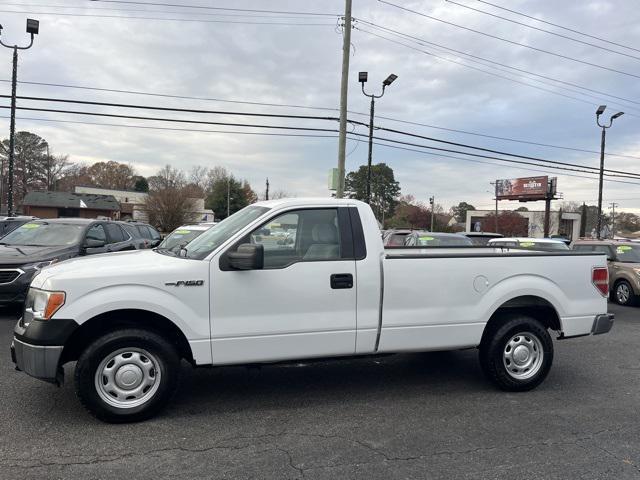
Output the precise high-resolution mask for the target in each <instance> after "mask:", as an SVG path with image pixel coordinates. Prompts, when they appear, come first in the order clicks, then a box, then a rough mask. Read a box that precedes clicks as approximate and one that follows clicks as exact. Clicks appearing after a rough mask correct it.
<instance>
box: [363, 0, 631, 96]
mask: <svg viewBox="0 0 640 480" xmlns="http://www.w3.org/2000/svg"><path fill="white" fill-rule="evenodd" d="M447 1H448V0H447ZM358 21H359V22H362V23H364V24H366V25H369V26H370V27H374V28H376V29H379V30H382V31H384V32H387V33H390V34H393V35H397V36H399V37H403V38H407V39H410V40H414V41H415V43H417V44H419V45H423V44H427V45H431V46H434V47H438V48H441V49H444V50H447V51H450V52H453V53H457V54H459V55H464V56H466V57H470V58H473V59H476V60H481V62H474V63H479V64H480V65H484V66H487V67H488V66H489V65H485V64H484V63H482V62H487V63H491V64H493V65H499V66H501V67H504V68H508V69H509V70H514V71H517V72H520V73H525V74H527V75H532V76H535V77H539V78H543V79H546V80H550V81H552V82H557V83H560V84H562V85H568V86H571V87H576V88H579V89H581V90H585V91H588V92H591V93H597V94H599V95H604V96H607V97H611V98H615V99H618V100H623V101H625V102H630V103H634V104H637V105H640V102H639V101H637V100H633V99H630V98H625V97H620V96H617V95H614V94H612V93H608V92H603V91H601V90H594V89H592V88H588V87H585V86H583V85H579V84H576V83H572V82H567V81H564V80H560V79H558V78H555V77H550V76H547V75H542V74H540V73H535V72H532V71H529V70H525V69H523V68H518V67H514V66H512V65H507V64H505V63H501V62H497V61H495V60H490V59H488V58H484V57H480V56H478V55H473V54H471V53H467V52H463V51H460V50H456V49H454V48H450V47H447V46H445V45H442V44H438V43H434V42H430V41H428V40H425V39H424V38H420V37H416V36H414V35H409V34H408V33H404V32H400V31H398V30H394V29H392V28H388V27H385V26H382V25H379V24H376V23H373V22H369V21H367V20H362V19H358ZM465 60H468V61H472V60H470V59H465ZM497 70H498V71H504V70H501V69H497ZM505 73H507V72H505ZM522 78H527V77H522ZM531 80H533V79H531ZM542 83H543V84H545V85H549V84H547V83H544V82H542ZM553 86H554V87H556V88H559V87H557V86H556V85H553ZM568 90H569V91H571V92H574V90H570V89H568Z"/></svg>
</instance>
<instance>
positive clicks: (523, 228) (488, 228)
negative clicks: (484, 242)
mask: <svg viewBox="0 0 640 480" xmlns="http://www.w3.org/2000/svg"><path fill="white" fill-rule="evenodd" d="M480 225H481V228H482V231H483V232H495V233H500V234H502V235H504V236H506V237H528V236H529V221H528V220H527V219H526V218H525V217H523V216H522V215H520V214H518V213H516V212H500V214H499V215H498V224H497V229H496V215H495V213H492V214H490V215H487V216H486V217H484V218H483V219H482V220H481V222H480Z"/></svg>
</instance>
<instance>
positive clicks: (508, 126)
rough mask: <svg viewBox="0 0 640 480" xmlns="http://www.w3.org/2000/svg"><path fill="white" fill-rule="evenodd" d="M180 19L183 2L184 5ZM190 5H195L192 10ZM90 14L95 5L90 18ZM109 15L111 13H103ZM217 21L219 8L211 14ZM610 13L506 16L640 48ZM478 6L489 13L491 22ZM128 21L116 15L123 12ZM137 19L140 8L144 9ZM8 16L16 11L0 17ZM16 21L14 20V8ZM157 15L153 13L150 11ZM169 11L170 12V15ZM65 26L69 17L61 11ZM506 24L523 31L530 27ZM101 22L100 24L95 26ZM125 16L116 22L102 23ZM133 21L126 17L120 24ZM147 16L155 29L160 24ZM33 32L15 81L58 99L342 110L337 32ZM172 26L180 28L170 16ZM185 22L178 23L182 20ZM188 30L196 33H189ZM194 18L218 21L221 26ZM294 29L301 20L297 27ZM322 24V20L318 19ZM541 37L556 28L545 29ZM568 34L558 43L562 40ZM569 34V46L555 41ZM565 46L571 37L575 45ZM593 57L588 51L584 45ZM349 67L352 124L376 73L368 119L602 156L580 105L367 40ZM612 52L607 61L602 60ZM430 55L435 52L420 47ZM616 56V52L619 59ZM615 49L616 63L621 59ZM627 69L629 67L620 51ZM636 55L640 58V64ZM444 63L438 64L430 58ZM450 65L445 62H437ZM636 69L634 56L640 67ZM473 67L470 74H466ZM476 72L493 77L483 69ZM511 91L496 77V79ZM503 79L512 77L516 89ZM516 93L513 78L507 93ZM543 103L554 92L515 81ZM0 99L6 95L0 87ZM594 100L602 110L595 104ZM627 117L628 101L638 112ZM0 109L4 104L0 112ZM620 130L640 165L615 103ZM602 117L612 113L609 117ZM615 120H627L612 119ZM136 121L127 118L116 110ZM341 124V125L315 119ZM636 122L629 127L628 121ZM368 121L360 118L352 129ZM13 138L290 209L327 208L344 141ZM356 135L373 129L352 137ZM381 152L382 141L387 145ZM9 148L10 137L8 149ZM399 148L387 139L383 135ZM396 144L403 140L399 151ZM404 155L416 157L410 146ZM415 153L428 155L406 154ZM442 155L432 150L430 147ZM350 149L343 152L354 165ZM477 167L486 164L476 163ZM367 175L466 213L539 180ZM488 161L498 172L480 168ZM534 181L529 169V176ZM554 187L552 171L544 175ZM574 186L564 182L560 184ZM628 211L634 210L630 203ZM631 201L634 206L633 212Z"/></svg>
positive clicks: (487, 50) (397, 164) (455, 164)
mask: <svg viewBox="0 0 640 480" xmlns="http://www.w3.org/2000/svg"><path fill="white" fill-rule="evenodd" d="M185 3H187V2H185ZM188 3H197V1H195V0H188ZM397 3H402V4H403V5H407V6H408V7H410V8H414V9H416V10H420V11H424V12H431V13H432V14H433V15H435V16H437V17H440V18H443V19H446V20H448V21H452V22H456V23H460V24H462V25H467V26H469V27H470V28H474V29H478V30H482V31H486V32H490V33H491V34H494V35H499V36H503V37H506V38H511V39H513V40H515V41H518V42H523V43H526V44H529V45H533V46H536V47H539V48H543V49H547V50H552V51H556V52H559V53H562V54H565V55H570V56H573V57H576V58H580V59H583V60H585V61H589V62H592V63H597V64H601V65H606V66H609V67H611V68H616V69H620V70H624V71H629V72H632V73H633V72H638V71H640V69H638V68H637V63H636V62H637V60H634V59H631V58H626V57H623V56H619V55H615V54H612V53H608V52H605V51H602V50H597V49H594V48H592V47H588V46H585V45H580V44H576V43H572V42H569V41H566V40H562V39H560V38H557V37H553V36H550V35H547V34H544V33H541V32H536V31H534V30H530V29H526V28H524V27H520V26H518V25H514V24H511V23H508V22H503V21H500V20H497V19H495V18H491V17H488V16H484V15H481V14H478V13H474V12H471V11H469V10H467V9H463V8H461V7H458V6H455V5H452V4H449V3H445V2H444V1H439V0H437V1H429V2H427V1H414V2H401V0H397ZM87 4H88V2H85V1H81V0H69V1H68V2H65V5H69V6H86V5H87ZM98 5H99V4H98V3H97V2H96V3H91V4H90V6H91V7H97V6H98ZM109 5H111V7H113V4H109ZM216 5H218V4H216ZM226 5H228V6H232V7H238V8H265V6H264V5H265V4H264V2H259V1H257V0H243V1H241V2H227V4H226ZM612 5H613V4H612V3H611V2H609V1H604V0H602V1H597V2H596V1H592V2H587V3H585V2H582V1H580V0H571V1H566V2H560V3H559V2H552V1H550V0H548V1H546V2H534V1H533V0H521V1H518V2H514V3H513V4H509V7H510V8H514V9H516V10H521V11H524V12H528V13H531V14H532V15H536V16H539V17H540V18H544V19H546V20H550V21H554V22H556V23H559V24H564V25H568V26H575V27H576V28H578V29H581V30H584V31H586V32H590V33H594V34H597V35H601V36H603V37H606V38H611V39H612V40H615V41H617V42H621V43H624V44H628V45H637V44H640V42H639V41H638V40H640V31H639V30H638V29H639V28H640V27H638V25H640V22H638V16H640V11H638V9H636V8H635V7H634V5H632V4H624V3H617V4H616V5H615V8H613V7H612ZM474 6H476V7H478V8H482V9H486V10H490V9H491V7H488V6H486V5H482V4H478V5H475V4H474ZM343 7H344V6H343V3H342V2H341V1H339V0H329V1H324V2H307V3H305V4H304V6H302V5H301V4H300V2H294V1H285V0H279V1H277V2H275V1H274V2H270V3H269V8H273V9H278V10H287V9H291V10H307V9H308V10H312V11H323V12H336V13H340V12H341V10H342V9H343ZM123 8H124V7H123ZM138 8H139V7H138ZM3 9H7V10H8V9H11V8H8V7H7V8H3ZM12 9H14V10H23V9H22V8H18V7H12ZM29 10H30V11H33V12H46V11H53V9H52V8H36V7H30V8H29ZM149 10H150V11H152V10H153V9H151V8H150V9H149ZM173 10H176V8H174V9H173ZM55 11H58V12H62V11H70V10H55ZM492 11H494V12H495V13H498V14H500V15H505V16H510V17H511V18H514V19H516V20H518V21H524V22H526V23H531V24H532V25H537V26H543V25H542V24H535V23H532V22H531V21H529V20H527V19H524V18H521V17H514V16H513V15H509V14H508V13H506V12H501V11H498V10H492ZM76 12H78V13H97V11H96V10H92V9H88V8H87V9H83V10H76ZM103 13H104V12H103ZM109 14H114V15H125V13H122V12H110V13H109ZM0 15H1V23H2V24H3V26H4V27H5V28H4V30H3V38H4V39H5V40H6V41H12V40H15V39H17V40H20V41H22V40H25V39H26V34H24V33H23V32H24V18H25V16H26V15H24V14H8V13H0ZM129 15H133V14H132V13H129ZM158 15H159V14H158V13H153V14H151V13H149V15H148V16H158ZM30 16H32V17H36V18H39V19H40V21H41V34H40V35H39V36H38V37H37V38H36V43H35V46H34V47H33V49H31V50H29V51H27V52H22V53H21V56H20V79H22V80H30V81H40V82H51V83H69V84H77V85H87V86H95V87H102V88H116V89H125V90H148V91H152V92H159V93H168V94H175V95H187V96H203V97H215V98H221V99H228V100H248V101H256V102H274V103H290V104H307V105H318V106H327V107H329V108H336V107H337V106H338V99H339V84H340V65H341V58H340V55H341V47H342V45H341V44H342V38H341V36H340V35H338V34H336V32H335V29H334V26H333V25H328V26H323V27H318V26H313V27H301V26H273V25H270V26H265V25H242V24H224V23H196V22H168V21H153V20H146V21H145V20H128V19H107V18H88V17H59V16H51V15H45V14H42V13H41V14H36V13H34V14H31V15H30ZM170 16H173V17H179V15H177V14H173V15H170ZM354 16H355V17H357V18H361V19H365V20H369V21H372V22H375V23H378V24H381V25H384V26H387V27H388V28H393V29H397V30H400V31H403V32H407V33H409V34H411V35H415V36H417V37H420V38H424V39H426V40H429V41H432V42H436V43H439V44H442V45H445V46H449V47H451V48H455V49H458V50H462V51H465V52H469V53H472V54H474V55H478V56H482V57H486V58H490V59H494V60H496V61H500V62H502V63H504V64H507V65H512V66H516V67H518V68H522V69H526V70H530V71H533V72H537V73H540V74H543V75H547V76H549V77H557V78H561V79H562V80H564V81H567V82H571V83H576V84H581V85H585V86H588V87H589V88H592V89H595V90H601V91H607V92H611V93H612V94H615V95H617V96H620V97H625V98H629V99H631V100H634V99H636V98H638V93H639V88H640V87H639V86H638V81H637V79H634V78H632V77H625V76H623V75H619V74H615V73H612V72H606V71H603V70H599V69H596V68H593V67H589V66H586V65H581V64H579V63H575V62H571V61H568V60H562V59H559V58H556V57H553V56H549V55H545V54H543V53H539V52H534V51H531V50H527V49H525V48H522V47H517V46H514V45H508V44H505V43H503V42H499V41H497V40H495V39H491V38H487V37H484V36H481V35H477V34H474V33H472V32H466V31H463V30H460V29H456V28H454V27H452V26H448V25H444V24H441V23H437V22H434V21H432V20H428V19H425V18H422V17H419V16H416V15H413V14H410V13H406V12H402V11H400V10H398V9H395V8H393V7H390V6H386V5H384V4H382V3H378V2H364V1H361V0H356V1H355V2H354ZM184 18H186V17H184ZM189 18H192V17H189ZM201 18H209V19H214V18H215V19H219V17H205V16H203V15H201ZM290 21H292V22H296V21H297V20H295V19H293V20H290ZM311 21H314V22H317V21H319V20H317V19H313V20H311ZM543 27H544V28H551V27H549V26H543ZM560 32H562V31H560ZM562 33H567V32H562ZM572 36H575V35H573V34H572ZM589 41H593V40H592V39H591V40H589ZM352 42H353V46H354V50H355V54H354V56H353V58H352V60H351V84H350V101H349V107H350V109H351V110H355V111H359V112H365V113H366V112H368V107H369V104H368V99H367V98H365V97H364V96H363V95H362V94H361V93H360V87H359V85H358V83H357V72H358V71H359V70H367V71H369V78H370V82H369V83H368V84H367V89H375V88H376V86H377V85H379V83H380V82H381V80H382V79H384V78H385V77H386V76H387V75H388V74H389V73H391V72H394V73H396V74H398V76H399V78H398V80H397V81H396V83H394V84H393V85H392V86H391V87H390V88H389V89H388V91H387V93H386V94H385V96H384V97H383V98H382V99H380V101H378V103H377V104H376V113H377V114H378V115H381V116H387V117H394V118H401V119H404V120H408V121H412V122H419V123H425V124H431V125H438V126H444V127H448V128H453V129H459V130H469V131H476V132H484V133H487V134H490V135H496V136H502V137H514V138H522V139H530V140H532V141H539V142H542V143H551V144H557V145H565V146H570V147H578V148H583V149H588V150H594V151H597V150H598V149H599V131H598V129H597V127H596V126H595V124H594V115H593V111H594V107H595V106H596V105H598V104H599V103H602V102H601V100H600V99H597V98H593V97H588V96H584V95H581V94H577V93H570V92H566V91H563V92H562V93H563V94H566V95H571V96H576V97H580V98H582V99H584V100H587V103H582V102H578V101H574V100H570V99H566V98H563V97H561V96H556V95H552V94H550V93H547V92H543V91H540V90H537V89H533V88H529V87H526V86H523V85H519V84H516V83H512V82H509V81H507V80H504V79H501V78H497V77H495V76H492V75H488V74H485V73H482V72H478V71H475V70H472V69H468V68H465V67H462V66H459V65H455V64H452V63H447V62H444V61H442V60H437V59H435V58H433V57H430V56H428V55H425V54H422V53H420V52H416V51H414V50H410V49H407V48H404V47H402V46H398V45H395V44H393V43H389V42H386V41H384V40H381V39H378V38H375V37H371V36H370V35H367V34H366V33H364V32H362V31H358V30H355V31H354V32H353V37H352ZM607 46H608V47H611V46H610V45H607ZM419 48H424V49H425V50H429V51H434V52H436V51H437V49H436V48H432V47H427V46H425V47H419ZM612 48H613V47H612ZM616 48H617V47H616ZM625 51H626V52H628V53H633V52H632V51H629V50H625ZM635 53H637V52H635ZM438 54H439V55H440V54H441V53H438ZM443 55H444V54H443ZM638 55H639V56H640V53H639V54H638ZM10 61H11V56H10V51H9V50H6V49H3V50H2V51H0V62H2V64H4V65H5V66H6V68H2V69H0V78H3V79H8V78H9V76H10ZM472 65H473V64H472ZM476 66H478V67H479V68H486V67H480V66H479V65H476ZM495 73H497V74H499V75H507V74H505V73H504V72H495ZM509 76H513V75H511V74H509ZM514 78H517V77H514ZM519 80H521V81H526V82H528V83H532V84H535V85H538V86H540V87H541V88H547V89H550V88H551V87H549V86H548V85H543V84H540V83H536V82H534V81H532V80H524V79H522V78H520V79H519ZM0 88H1V89H2V90H3V91H4V92H5V93H9V85H8V84H6V83H2V84H0ZM19 93H20V94H23V95H26V94H29V95H41V96H57V97H62V98H74V99H84V100H99V101H112V102H122V103H140V104H145V105H166V106H180V107H185V108H206V109H221V110H234V111H260V112H281V113H304V114H315V113H318V112H317V111H313V110H297V109H296V110H294V109H289V108H277V107H258V106H247V105H237V104H230V103H220V102H205V101H196V100H178V99H169V98H153V97H141V96H134V95H118V94H112V93H100V92H93V91H82V90H67V89H57V88H49V87H36V86H29V85H21V86H20V90H19ZM598 96H599V95H596V97H598ZM634 102H635V100H634ZM0 103H1V104H5V103H3V102H0ZM620 103H624V104H625V110H626V111H627V112H628V115H626V116H625V117H623V118H621V119H620V120H619V121H618V122H617V123H616V125H615V128H613V129H611V130H610V131H609V136H608V145H609V150H610V151H612V152H617V153H623V154H627V155H638V156H640V148H639V147H640V145H639V144H638V140H637V138H636V136H635V127H637V125H638V121H639V120H640V107H638V108H635V110H634V109H633V108H634V106H636V107H637V105H636V103H631V102H628V101H621V102H620ZM608 104H609V105H610V107H611V108H618V107H616V106H614V105H613V102H612V101H609V102H608ZM67 107H69V109H76V110H83V109H91V110H92V111H114V110H113V109H110V110H107V109H100V108H96V107H82V106H67ZM620 108H622V107H620ZM123 112H126V113H132V112H133V111H132V110H123ZM135 114H137V115H149V116H168V117H172V118H194V117H197V118H202V119H205V120H211V121H232V122H243V123H269V124H280V125H296V126H299V125H303V124H304V125H309V126H315V127H326V128H337V124H335V123H334V122H320V121H314V122H309V121H302V120H274V119H254V118H249V117H237V116H214V115H199V114H178V113H175V114H172V113H165V112H158V113H153V112H152V113H147V112H143V111H135ZM319 114H321V115H323V116H325V115H326V116H335V115H336V114H337V113H336V112H319ZM632 114H636V115H637V116H632ZM19 116H20V117H40V118H50V119H66V120H87V121H92V122H102V123H118V124H130V125H131V124H132V125H150V126H166V127H169V128H174V127H175V128H196V129H203V130H216V129H230V130H232V129H233V128H231V127H215V126H206V125H200V126H197V125H194V126H190V125H180V124H167V123H159V122H158V123H150V122H144V121H135V120H120V119H109V118H103V119H100V118H92V117H77V116H70V115H63V114H45V113H38V112H19ZM353 118H355V119H357V120H362V121H366V117H356V116H354V117H353ZM377 123H378V124H380V125H383V126H387V127H393V128H398V129H404V130H409V131H412V132H416V133H420V134H423V135H427V136H433V137H437V138H441V139H446V140H450V141H457V142H461V143H470V144H474V145H481V146H485V147H487V148H494V149H499V150H507V151H511V152H518V153H521V154H525V155H532V156H540V157H544V158H548V159H553V160H557V161H570V162H573V163H578V164H584V165H590V166H597V165H598V155H597V154H591V153H578V152H572V151H568V150H556V149H549V148H543V147H537V146H533V145H524V144H518V143H509V142H505V141H500V140H492V139H487V138H482V137H477V136H469V135H464V134H459V133H454V132H447V131H443V130H437V129H432V128H426V127H418V126H410V125H402V124H398V123H394V122H391V121H388V120H381V119H379V121H378V122H377ZM18 128H19V129H26V130H31V131H34V132H35V133H38V134H40V135H42V136H43V137H45V138H46V139H47V140H48V141H49V142H50V144H51V145H52V146H53V148H54V149H55V151H56V152H59V153H67V154H69V155H70V158H71V159H72V160H74V161H87V162H92V161H99V160H117V161H122V162H127V163H130V164H132V165H133V166H135V167H136V168H137V169H138V171H139V172H140V173H142V174H145V175H149V174H153V173H154V172H155V170H157V169H158V168H160V167H162V166H163V165H164V164H166V163H171V164H173V165H174V166H177V167H181V168H184V169H185V170H188V169H189V168H191V167H192V166H194V165H204V166H215V165H222V166H225V167H227V168H229V169H231V170H232V171H233V172H234V173H235V174H236V175H237V176H239V177H242V178H247V179H248V180H249V181H250V182H251V183H252V185H253V186H254V187H255V189H256V190H258V191H261V190H262V189H263V188H264V187H263V185H264V179H265V177H267V176H268V177H269V179H270V182H271V184H272V189H277V190H279V189H281V190H286V191H288V192H291V193H294V194H297V195H327V194H328V191H327V188H326V182H327V171H328V169H329V168H331V167H334V166H335V164H336V157H337V140H336V139H334V138H303V137H299V138H287V137H275V136H272V137H267V136H264V137H260V136H249V135H225V134H220V133H196V132H181V131H171V130H144V129H133V128H129V129H127V128H121V127H107V126H91V125H78V124H71V123H48V122H37V121H30V120H19V122H18ZM0 131H2V132H8V121H7V120H6V119H0ZM357 131H358V132H361V133H366V129H364V128H359V129H358V130H357ZM380 135H381V136H382V135H383V134H382V133H380ZM2 136H3V135H2ZM384 136H388V137H393V135H387V134H384ZM393 138H400V137H397V136H396V137H393ZM403 140H408V141H413V140H411V139H407V138H403ZM414 140H415V143H420V144H429V142H428V141H426V140H420V139H414ZM433 145H435V144H433ZM353 148H354V143H353V142H349V145H348V148H347V150H348V151H351V150H352V149H353ZM366 156H367V148H366V144H361V145H359V146H358V147H357V148H356V149H355V150H354V151H353V153H351V155H350V156H349V157H348V159H347V167H348V168H349V169H356V168H357V167H358V166H359V165H361V164H364V163H365V162H366ZM480 160H481V159H480ZM374 161H375V162H379V161H384V162H386V163H387V164H389V165H390V166H392V167H393V168H394V170H395V172H396V175H397V177H398V178H399V179H400V181H401V185H402V190H403V193H410V194H413V195H415V196H416V197H417V198H418V199H419V200H422V201H425V200H426V199H427V197H428V196H429V195H432V194H435V195H436V197H437V198H439V199H440V200H439V201H441V202H442V203H444V204H445V205H446V206H450V205H451V204H453V203H457V202H459V201H463V200H464V201H469V202H470V203H477V204H490V203H491V194H490V193H488V192H487V190H490V189H491V187H490V185H489V182H490V181H492V180H494V179H495V178H496V177H498V178H501V177H516V176H521V175H533V174H534V172H531V171H529V170H525V169H523V168H512V167H506V166H500V165H484V164H479V163H473V162H469V161H461V160H454V159H448V158H444V157H437V156H431V155H424V154H421V153H414V152H408V151H402V150H395V149H389V148H385V147H381V146H375V147H374ZM487 161H490V162H491V161H492V160H487ZM637 162H638V160H637V159H629V158H620V157H608V158H607V167H609V168H615V169H621V170H630V171H639V169H638V163H637ZM523 167H526V168H534V167H531V166H523ZM549 172H552V170H549ZM567 173H570V172H567ZM557 174H558V176H559V177H560V181H559V190H561V191H563V192H564V193H565V199H566V200H577V201H582V200H585V201H586V200H590V199H591V200H592V201H595V199H596V196H597V182H596V181H589V180H585V179H580V178H573V177H564V176H561V172H557ZM636 189H637V187H636V186H632V185H625V184H617V183H606V184H605V200H607V199H609V198H612V199H614V198H625V199H627V198H628V199H630V200H624V201H622V200H621V201H620V202H619V203H621V205H622V208H631V209H633V208H640V195H638V194H635V193H634V192H635V190H636ZM636 197H637V198H636ZM631 199H632V200H631Z"/></svg>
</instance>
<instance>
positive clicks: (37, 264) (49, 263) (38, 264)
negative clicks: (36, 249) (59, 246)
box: [23, 258, 58, 270]
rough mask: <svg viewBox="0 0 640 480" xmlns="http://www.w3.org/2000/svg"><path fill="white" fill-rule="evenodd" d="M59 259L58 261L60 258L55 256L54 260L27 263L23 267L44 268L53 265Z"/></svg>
mask: <svg viewBox="0 0 640 480" xmlns="http://www.w3.org/2000/svg"><path fill="white" fill-rule="evenodd" d="M57 261H58V259H57V258H54V259H53V260H46V261H44V262H36V263H30V264H28V265H25V266H24V267H23V268H33V269H35V270H42V269H43V268H44V267H47V266H49V265H52V264H54V263H56V262H57Z"/></svg>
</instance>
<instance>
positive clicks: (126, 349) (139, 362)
mask: <svg viewBox="0 0 640 480" xmlns="http://www.w3.org/2000/svg"><path fill="white" fill-rule="evenodd" d="M179 374H180V357H179V356H178V353H177V352H176V349H175V348H174V347H173V346H172V345H171V344H170V343H169V342H168V341H167V340H165V339H164V338H163V337H162V336H160V335H158V334H156V333H154V332H150V331H146V330H139V329H124V330H117V331H115V332H111V333H108V334H106V335H104V336H102V337H100V338H98V339H97V340H95V341H94V342H93V343H92V344H90V345H89V346H88V347H87V349H86V350H85V351H84V352H83V353H82V355H81V356H80V358H79V359H78V363H77V364H76V370H75V385H76V394H77V395H78V398H79V399H80V402H81V403H82V404H83V405H84V407H85V408H86V409H87V410H88V411H89V412H90V413H91V414H92V415H94V416H95V417H96V418H98V419H100V420H102V421H105V422H110V423H124V422H137V421H141V420H146V419H148V418H150V417H152V416H154V415H155V414H157V413H158V412H159V411H160V410H161V409H162V408H163V407H164V406H165V405H166V404H167V403H168V401H169V400H170V399H171V397H172V396H173V393H174V392H175V390H176V389H177V386H178V380H179Z"/></svg>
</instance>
